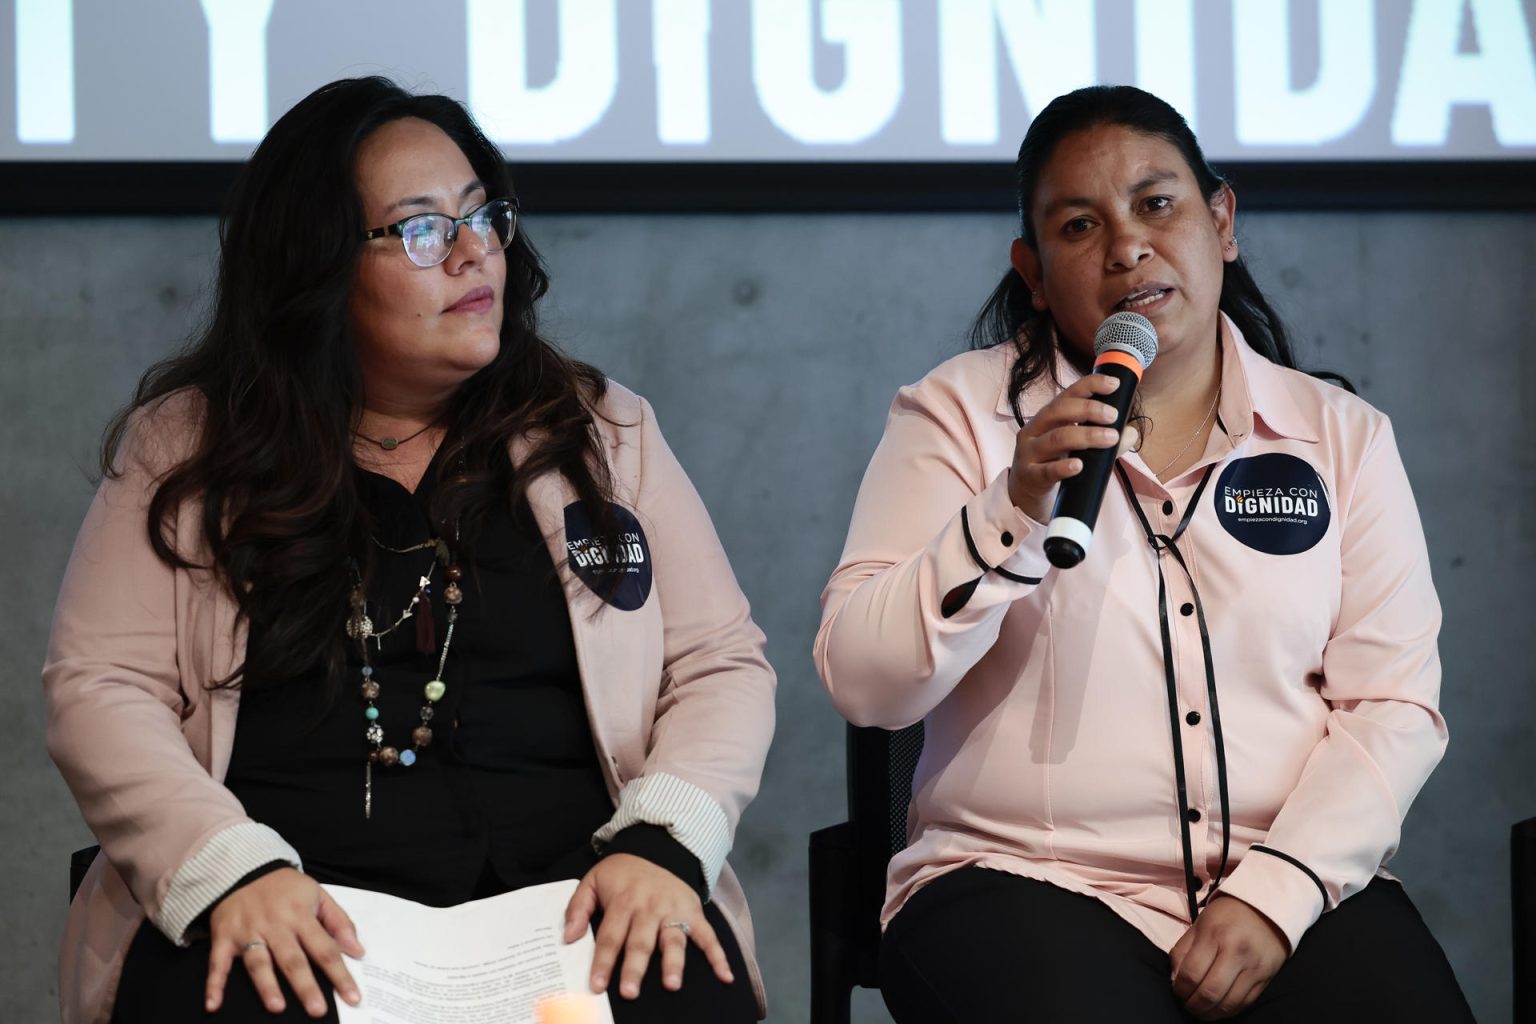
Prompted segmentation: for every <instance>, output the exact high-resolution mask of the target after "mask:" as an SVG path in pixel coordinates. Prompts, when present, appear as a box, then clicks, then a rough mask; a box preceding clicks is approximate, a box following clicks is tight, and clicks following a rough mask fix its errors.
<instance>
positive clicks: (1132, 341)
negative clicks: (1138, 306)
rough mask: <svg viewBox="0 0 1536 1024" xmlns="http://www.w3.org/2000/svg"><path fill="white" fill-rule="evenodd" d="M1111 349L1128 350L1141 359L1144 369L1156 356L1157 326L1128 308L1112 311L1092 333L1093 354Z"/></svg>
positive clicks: (1096, 354)
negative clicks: (1117, 311)
mask: <svg viewBox="0 0 1536 1024" xmlns="http://www.w3.org/2000/svg"><path fill="white" fill-rule="evenodd" d="M1111 349H1114V350H1118V351H1120V352H1128V353H1130V354H1131V355H1133V356H1135V357H1136V358H1137V359H1139V360H1140V361H1141V368H1142V369H1143V370H1145V369H1146V368H1147V367H1149V366H1151V365H1152V360H1153V359H1154V358H1155V357H1156V356H1157V328H1155V327H1153V326H1152V321H1151V320H1148V319H1147V318H1146V317H1144V316H1142V315H1141V314H1140V313H1132V312H1130V311H1129V310H1126V311H1124V312H1120V313H1113V314H1111V315H1110V316H1109V318H1108V319H1106V320H1105V321H1104V322H1103V323H1101V324H1099V329H1098V330H1097V331H1095V332H1094V335H1093V354H1094V355H1095V356H1099V355H1102V354H1104V353H1105V352H1106V351H1109V350H1111Z"/></svg>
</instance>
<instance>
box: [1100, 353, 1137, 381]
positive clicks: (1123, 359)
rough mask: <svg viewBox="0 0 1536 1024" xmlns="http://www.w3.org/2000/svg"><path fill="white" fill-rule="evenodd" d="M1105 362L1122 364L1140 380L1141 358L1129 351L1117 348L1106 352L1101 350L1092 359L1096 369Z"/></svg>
mask: <svg viewBox="0 0 1536 1024" xmlns="http://www.w3.org/2000/svg"><path fill="white" fill-rule="evenodd" d="M1105 363H1114V364H1115V365H1117V366H1123V367H1125V368H1126V369H1127V370H1130V371H1131V372H1132V373H1134V374H1135V375H1136V379H1137V380H1141V360H1139V359H1137V358H1136V357H1135V356H1133V355H1131V354H1130V353H1129V352H1121V351H1120V350H1119V349H1113V348H1112V349H1110V350H1109V351H1108V352H1102V353H1100V354H1099V357H1098V358H1097V359H1095V360H1094V361H1093V368H1094V369H1095V370H1097V369H1098V368H1099V367H1101V366H1103V365H1104V364H1105Z"/></svg>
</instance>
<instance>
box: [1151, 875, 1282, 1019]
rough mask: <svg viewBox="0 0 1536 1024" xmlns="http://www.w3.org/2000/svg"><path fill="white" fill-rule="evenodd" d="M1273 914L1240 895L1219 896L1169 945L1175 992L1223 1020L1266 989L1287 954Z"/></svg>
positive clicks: (1198, 1012) (1193, 1008)
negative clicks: (1261, 909) (1261, 910)
mask: <svg viewBox="0 0 1536 1024" xmlns="http://www.w3.org/2000/svg"><path fill="white" fill-rule="evenodd" d="M1287 945H1288V944H1287V942H1286V939H1285V936H1284V935H1282V934H1281V932H1280V930H1279V929H1278V928H1276V927H1275V926H1274V925H1273V924H1271V923H1270V921H1269V918H1267V917H1265V916H1264V915H1263V914H1261V913H1259V912H1258V911H1257V910H1255V909H1253V908H1252V907H1250V906H1249V905H1248V904H1246V903H1244V902H1243V901H1242V900H1240V899H1238V898H1237V897H1235V896H1217V897H1216V898H1215V899H1213V900H1211V902H1210V904H1209V905H1208V906H1207V907H1206V908H1205V910H1204V911H1203V912H1202V913H1201V914H1200V917H1199V918H1198V919H1197V920H1196V921H1195V923H1194V925H1193V926H1192V927H1191V928H1190V929H1189V931H1187V932H1185V933H1184V934H1183V935H1182V936H1180V938H1179V941H1178V942H1175V943H1174V944H1173V948H1172V949H1170V950H1169V951H1168V959H1169V960H1171V961H1172V962H1173V994H1174V995H1176V996H1178V997H1179V999H1181V1000H1182V1001H1183V1002H1184V1008H1185V1009H1186V1010H1188V1011H1189V1012H1190V1013H1192V1014H1194V1015H1195V1016H1196V1017H1199V1018H1200V1019H1201V1020H1223V1019H1225V1018H1227V1017H1231V1016H1232V1015H1234V1014H1236V1013H1238V1012H1239V1011H1241V1010H1243V1009H1246V1008H1247V1006H1248V1005H1249V1004H1250V1003H1252V1002H1253V1001H1254V1000H1255V999H1257V998H1258V997H1259V993H1261V992H1263V991H1264V988H1265V986H1267V985H1268V984H1269V981H1270V979H1271V978H1273V977H1274V976H1275V972H1276V971H1278V970H1280V967H1281V965H1282V964H1284V963H1285V958H1286V956H1287Z"/></svg>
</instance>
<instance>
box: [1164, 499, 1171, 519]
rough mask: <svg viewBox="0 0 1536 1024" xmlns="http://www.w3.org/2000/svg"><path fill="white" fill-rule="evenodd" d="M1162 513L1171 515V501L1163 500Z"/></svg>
mask: <svg viewBox="0 0 1536 1024" xmlns="http://www.w3.org/2000/svg"><path fill="white" fill-rule="evenodd" d="M1163 515H1165V516H1171V515H1173V502H1171V501H1165V502H1163Z"/></svg>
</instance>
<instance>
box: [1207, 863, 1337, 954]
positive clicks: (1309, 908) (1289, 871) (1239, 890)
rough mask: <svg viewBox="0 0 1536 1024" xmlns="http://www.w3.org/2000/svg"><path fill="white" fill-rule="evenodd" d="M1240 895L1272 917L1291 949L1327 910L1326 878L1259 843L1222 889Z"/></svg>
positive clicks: (1224, 891)
mask: <svg viewBox="0 0 1536 1024" xmlns="http://www.w3.org/2000/svg"><path fill="white" fill-rule="evenodd" d="M1219 891H1220V892H1221V893H1223V894H1225V895H1227V896H1236V897H1237V898H1238V899H1240V900H1242V901H1243V902H1244V903H1246V904H1248V905H1249V906H1250V907H1252V908H1253V909H1255V910H1257V911H1258V912H1259V913H1261V914H1263V915H1264V916H1265V917H1267V918H1269V919H1270V921H1272V922H1273V923H1274V925H1275V927H1277V928H1279V929H1280V930H1281V931H1282V932H1284V933H1285V938H1286V941H1288V942H1289V943H1290V944H1291V950H1290V951H1291V952H1292V953H1294V952H1296V945H1297V943H1299V942H1300V941H1301V936H1302V935H1303V933H1305V932H1306V930H1307V929H1308V928H1310V927H1312V925H1313V924H1315V923H1316V922H1317V919H1318V918H1319V917H1321V916H1322V914H1323V911H1324V910H1326V909H1327V900H1326V896H1325V892H1326V891H1325V890H1324V888H1323V883H1322V880H1321V879H1319V878H1318V877H1317V875H1316V874H1314V873H1313V871H1312V869H1311V868H1309V867H1307V866H1306V865H1305V864H1303V863H1302V862H1301V861H1299V860H1297V859H1296V858H1294V857H1292V856H1291V855H1290V854H1286V853H1283V852H1281V851H1279V850H1274V849H1271V848H1270V847H1268V846H1262V845H1260V844H1258V843H1255V844H1254V845H1253V846H1250V847H1249V848H1248V853H1247V854H1246V855H1245V856H1244V857H1243V862H1242V863H1241V864H1239V865H1238V866H1237V869H1236V870H1235V871H1233V872H1232V875H1231V877H1229V878H1228V879H1227V880H1226V881H1225V882H1222V883H1221V887H1220V890H1219Z"/></svg>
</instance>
